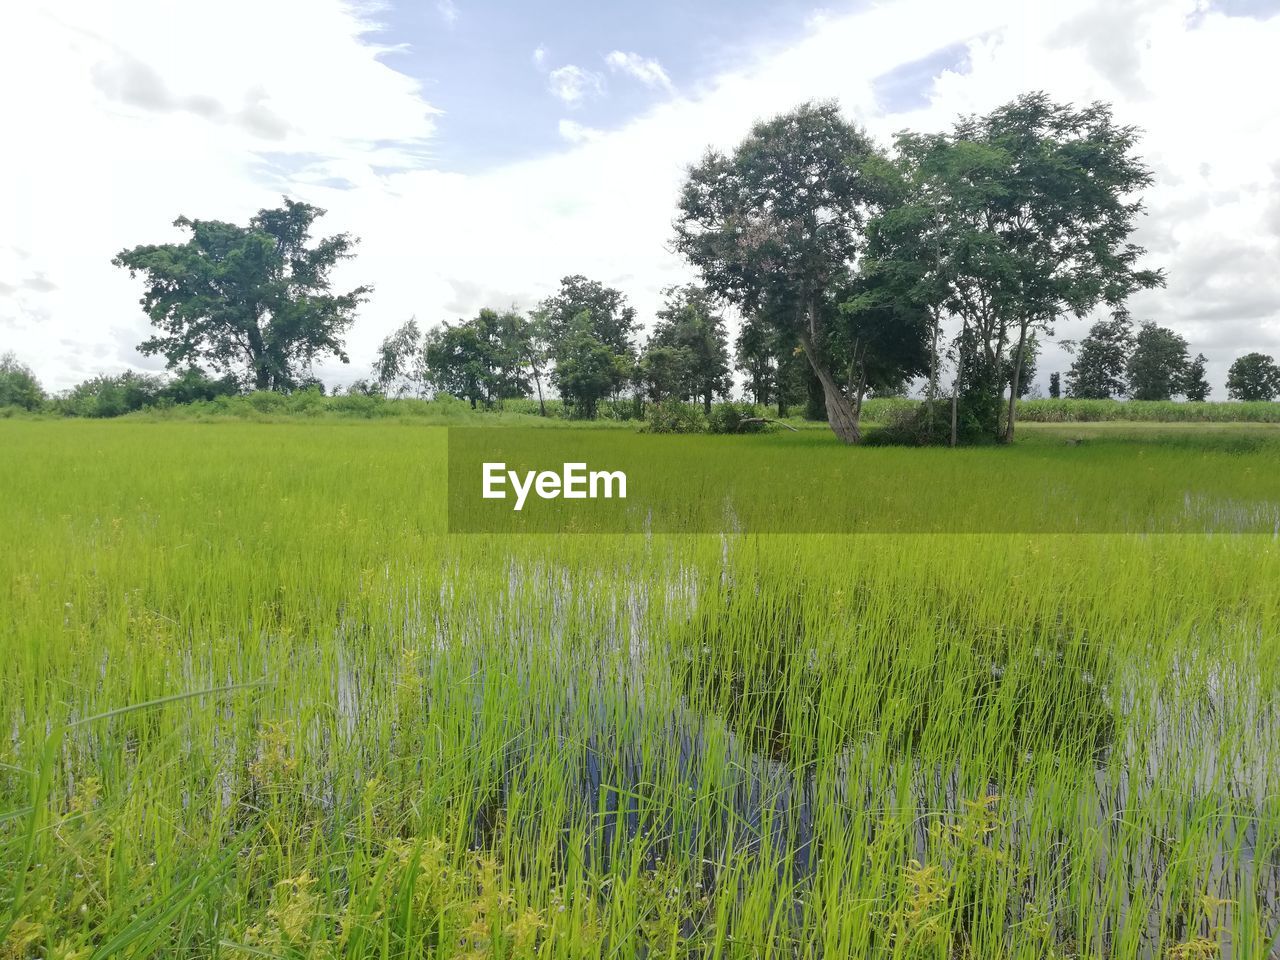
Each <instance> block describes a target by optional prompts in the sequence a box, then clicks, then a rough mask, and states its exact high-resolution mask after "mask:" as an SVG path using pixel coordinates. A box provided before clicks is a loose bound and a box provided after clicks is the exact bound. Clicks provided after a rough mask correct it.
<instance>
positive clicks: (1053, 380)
mask: <svg viewBox="0 0 1280 960" xmlns="http://www.w3.org/2000/svg"><path fill="white" fill-rule="evenodd" d="M1061 396H1062V375H1061V374H1059V373H1058V372H1057V371H1054V372H1053V373H1051V374H1049V399H1050V400H1057V399H1058V398H1059V397H1061Z"/></svg>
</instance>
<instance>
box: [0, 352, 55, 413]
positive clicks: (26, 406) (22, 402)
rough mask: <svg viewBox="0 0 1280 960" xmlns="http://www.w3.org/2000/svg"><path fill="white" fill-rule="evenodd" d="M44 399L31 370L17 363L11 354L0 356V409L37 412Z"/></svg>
mask: <svg viewBox="0 0 1280 960" xmlns="http://www.w3.org/2000/svg"><path fill="white" fill-rule="evenodd" d="M44 399H45V398H44V390H43V389H41V387H40V382H39V381H38V380H37V379H36V375H35V374H34V373H32V372H31V368H30V367H27V366H26V365H24V364H22V363H19V362H18V358H17V357H15V356H14V355H13V354H12V353H6V354H3V355H0V408H3V407H18V408H20V409H22V410H39V409H40V408H41V407H43V406H44Z"/></svg>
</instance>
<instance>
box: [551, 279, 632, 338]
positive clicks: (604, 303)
mask: <svg viewBox="0 0 1280 960" xmlns="http://www.w3.org/2000/svg"><path fill="white" fill-rule="evenodd" d="M538 315H539V317H540V318H541V320H542V322H543V323H544V324H545V325H546V332H547V338H548V339H549V340H550V341H551V344H552V346H553V348H554V346H555V344H557V343H558V342H560V341H561V340H563V339H564V338H565V337H566V336H568V335H569V334H570V332H571V331H573V330H575V329H576V328H577V326H578V324H579V321H580V320H582V319H583V318H584V317H585V319H586V322H587V326H588V328H589V329H590V330H591V332H592V333H593V334H594V335H595V337H596V339H598V340H599V341H600V342H601V343H603V344H604V345H605V346H607V347H609V348H610V349H611V350H612V351H613V352H614V353H616V354H618V355H619V356H624V357H630V356H632V355H634V353H635V343H634V340H633V338H634V336H635V332H636V330H637V328H638V327H639V322H638V321H637V320H636V311H635V308H634V307H632V306H630V305H629V304H628V303H627V298H626V296H625V295H624V294H623V293H622V292H621V291H620V290H615V289H614V288H613V287H606V286H604V284H602V283H600V282H599V281H596V280H588V279H587V278H586V277H584V276H582V275H581V274H574V275H573V276H569V277H565V278H564V279H562V280H561V281H560V290H559V291H558V292H557V293H555V294H553V295H551V296H550V297H547V298H546V299H545V300H543V301H542V303H541V304H540V305H539V307H538Z"/></svg>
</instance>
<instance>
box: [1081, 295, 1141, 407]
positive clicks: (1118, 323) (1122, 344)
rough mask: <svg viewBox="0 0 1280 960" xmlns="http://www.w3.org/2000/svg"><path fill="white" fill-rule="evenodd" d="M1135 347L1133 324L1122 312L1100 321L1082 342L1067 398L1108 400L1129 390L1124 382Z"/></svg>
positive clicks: (1091, 328)
mask: <svg viewBox="0 0 1280 960" xmlns="http://www.w3.org/2000/svg"><path fill="white" fill-rule="evenodd" d="M1132 348H1133V322H1132V321H1131V320H1130V319H1129V315H1128V314H1126V313H1124V312H1123V311H1120V312H1117V313H1115V314H1114V315H1113V316H1112V317H1111V319H1110V320H1100V321H1098V322H1097V323H1095V324H1094V325H1093V326H1092V327H1090V328H1089V335H1088V336H1087V337H1085V338H1084V339H1083V340H1081V341H1080V347H1079V352H1078V353H1077V354H1076V359H1075V362H1073V363H1072V364H1071V369H1070V370H1069V371H1067V396H1069V397H1079V398H1082V399H1092V400H1106V399H1109V398H1111V397H1118V396H1121V395H1122V394H1124V392H1125V391H1126V390H1127V389H1128V386H1127V384H1126V383H1125V380H1124V372H1125V367H1126V366H1127V364H1128V362H1129V351H1130V350H1131V349H1132Z"/></svg>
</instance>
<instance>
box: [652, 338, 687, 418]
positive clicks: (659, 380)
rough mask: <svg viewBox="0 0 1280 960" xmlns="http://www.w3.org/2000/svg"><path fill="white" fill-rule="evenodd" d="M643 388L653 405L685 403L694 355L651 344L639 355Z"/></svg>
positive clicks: (677, 348) (679, 348)
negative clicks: (665, 402)
mask: <svg viewBox="0 0 1280 960" xmlns="http://www.w3.org/2000/svg"><path fill="white" fill-rule="evenodd" d="M639 366H640V370H639V375H640V384H641V388H642V390H643V391H644V393H645V395H646V396H647V397H648V398H649V399H650V400H652V401H653V402H654V403H662V402H663V401H664V400H671V399H674V398H679V399H683V398H684V397H685V395H686V389H687V387H688V384H689V370H690V368H691V367H692V366H693V355H692V354H691V353H690V352H689V351H688V349H686V348H685V347H672V346H665V345H663V344H661V343H654V342H653V341H650V345H649V346H648V347H646V348H645V351H644V353H642V354H641V355H640V364H639Z"/></svg>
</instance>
